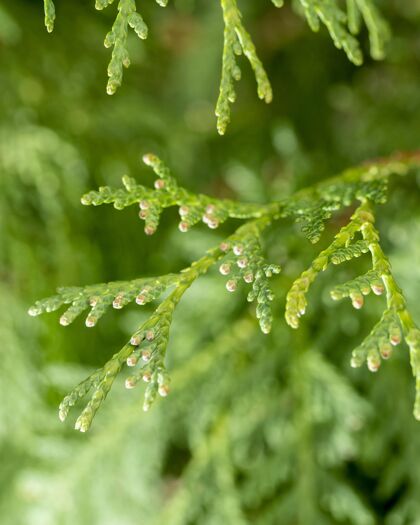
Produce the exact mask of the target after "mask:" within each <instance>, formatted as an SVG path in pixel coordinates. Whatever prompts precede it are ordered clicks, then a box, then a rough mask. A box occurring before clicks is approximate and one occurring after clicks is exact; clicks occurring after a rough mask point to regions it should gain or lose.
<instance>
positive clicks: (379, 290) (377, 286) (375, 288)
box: [371, 283, 385, 295]
mask: <svg viewBox="0 0 420 525" xmlns="http://www.w3.org/2000/svg"><path fill="white" fill-rule="evenodd" d="M371 288H372V292H373V293H374V294H375V295H382V294H383V293H384V290H385V288H384V285H383V284H382V283H374V284H372V285H371Z"/></svg>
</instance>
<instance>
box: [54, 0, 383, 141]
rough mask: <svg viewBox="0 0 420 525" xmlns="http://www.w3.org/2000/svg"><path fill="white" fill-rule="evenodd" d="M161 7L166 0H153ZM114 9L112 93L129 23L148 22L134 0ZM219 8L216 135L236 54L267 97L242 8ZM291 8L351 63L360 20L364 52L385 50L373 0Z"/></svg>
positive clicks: (99, 5)
mask: <svg viewBox="0 0 420 525" xmlns="http://www.w3.org/2000/svg"><path fill="white" fill-rule="evenodd" d="M272 2H273V4H274V5H275V6H276V7H283V5H284V1H283V0H272ZM156 3H157V4H159V5H160V6H162V7H165V6H166V5H167V3H168V0H156ZM111 4H114V0H96V1H95V8H96V9H99V10H102V9H104V8H106V7H108V6H109V5H111ZM115 4H117V15H116V17H115V21H114V23H113V25H112V28H111V30H110V31H109V32H108V33H107V35H106V37H105V42H104V45H105V47H112V48H113V50H112V55H111V60H110V62H109V65H108V69H107V72H108V77H109V78H108V83H107V88H106V89H107V93H108V94H109V95H113V94H114V93H115V92H116V90H117V88H118V87H119V86H121V83H122V77H123V69H124V67H126V68H127V67H129V65H130V53H129V49H128V33H129V28H131V29H133V30H134V32H135V33H136V34H137V36H138V37H139V38H141V39H143V40H144V39H146V38H147V35H148V27H147V25H146V24H145V22H144V20H143V18H142V16H141V15H140V14H139V13H138V11H137V5H136V0H118V2H115ZM220 6H221V10H222V13H223V23H224V34H223V59H222V78H221V81H220V93H219V97H218V100H217V104H216V116H217V129H218V131H219V133H220V134H221V135H223V134H224V133H225V131H226V127H227V125H228V123H229V120H230V108H229V105H230V104H232V103H233V102H234V101H235V98H236V92H235V88H234V81H235V80H236V81H237V80H239V79H240V78H241V70H240V68H239V66H238V64H237V56H238V55H242V54H243V55H245V56H246V58H247V59H248V60H249V63H250V65H251V67H252V69H253V71H254V74H255V79H256V81H257V92H258V97H259V98H260V99H263V100H265V102H267V103H268V102H271V100H272V98H273V93H272V89H271V85H270V81H269V80H268V77H267V73H266V72H265V69H264V66H263V64H262V62H261V60H260V59H259V58H258V55H257V51H256V48H255V45H254V43H253V41H252V38H251V36H250V34H249V33H248V31H247V30H246V29H245V27H244V25H243V23H242V12H241V10H240V7H239V5H238V3H237V0H220ZM295 7H296V11H297V12H298V13H301V14H302V15H303V16H305V17H306V20H307V21H308V24H309V26H310V27H311V29H312V30H313V31H315V32H317V31H319V28H320V24H321V23H323V24H324V25H325V27H326V28H327V29H328V32H329V34H330V36H331V38H332V40H333V42H334V44H335V46H336V47H337V48H338V49H343V50H344V51H345V53H346V55H347V57H348V58H349V60H351V61H352V62H353V63H354V64H356V65H360V64H361V63H362V62H363V54H362V52H361V50H360V44H359V42H358V40H357V38H355V36H354V35H357V34H358V33H359V32H360V28H361V22H362V20H363V21H364V23H365V24H366V27H367V29H368V32H369V38H370V54H371V56H372V58H375V59H377V60H380V59H382V58H384V56H385V44H386V42H387V41H388V38H389V28H388V24H387V22H386V21H385V20H384V18H383V17H382V15H381V13H380V11H379V10H378V8H377V6H376V5H375V0H348V1H347V5H346V9H343V6H342V5H341V4H340V1H339V0H299V1H298V2H296V3H295ZM44 13H45V26H46V28H47V31H48V32H49V33H51V32H52V30H53V29H54V21H55V5H54V2H53V0H44Z"/></svg>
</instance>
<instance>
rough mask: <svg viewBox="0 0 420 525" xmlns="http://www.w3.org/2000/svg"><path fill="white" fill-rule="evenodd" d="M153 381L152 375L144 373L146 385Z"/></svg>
mask: <svg viewBox="0 0 420 525" xmlns="http://www.w3.org/2000/svg"><path fill="white" fill-rule="evenodd" d="M151 379H152V376H151V375H150V372H144V374H143V381H144V382H145V383H150V380H151Z"/></svg>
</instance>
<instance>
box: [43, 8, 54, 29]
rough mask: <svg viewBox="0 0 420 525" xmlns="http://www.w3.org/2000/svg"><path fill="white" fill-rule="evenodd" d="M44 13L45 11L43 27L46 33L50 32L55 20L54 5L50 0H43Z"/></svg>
mask: <svg viewBox="0 0 420 525" xmlns="http://www.w3.org/2000/svg"><path fill="white" fill-rule="evenodd" d="M44 13H45V27H46V28H47V31H48V33H51V32H52V31H53V29H54V21H55V6H54V2H53V1H52V0H44Z"/></svg>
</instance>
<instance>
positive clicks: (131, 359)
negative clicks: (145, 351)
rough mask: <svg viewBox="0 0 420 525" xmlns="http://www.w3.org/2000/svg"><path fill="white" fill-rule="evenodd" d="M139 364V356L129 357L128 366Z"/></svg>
mask: <svg viewBox="0 0 420 525" xmlns="http://www.w3.org/2000/svg"><path fill="white" fill-rule="evenodd" d="M138 362H139V360H138V358H137V356H135V355H130V356H129V357H127V366H136V364H137V363H138Z"/></svg>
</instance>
